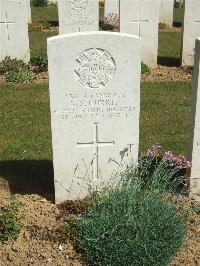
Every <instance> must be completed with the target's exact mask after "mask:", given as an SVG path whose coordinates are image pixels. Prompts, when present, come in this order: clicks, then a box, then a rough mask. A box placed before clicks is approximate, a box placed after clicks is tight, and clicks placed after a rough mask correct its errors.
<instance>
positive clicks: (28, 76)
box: [5, 67, 35, 83]
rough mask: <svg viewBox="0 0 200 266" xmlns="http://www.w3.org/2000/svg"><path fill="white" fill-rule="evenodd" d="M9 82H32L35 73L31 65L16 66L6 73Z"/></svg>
mask: <svg viewBox="0 0 200 266" xmlns="http://www.w3.org/2000/svg"><path fill="white" fill-rule="evenodd" d="M5 77H6V81H7V82H14V83H26V82H31V81H32V80H33V79H34V77H35V75H34V73H33V71H32V70H31V69H30V68H29V67H16V68H15V69H13V70H11V71H9V72H7V73H6V74H5Z"/></svg>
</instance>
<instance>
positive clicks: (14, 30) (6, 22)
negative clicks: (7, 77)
mask: <svg viewBox="0 0 200 266" xmlns="http://www.w3.org/2000/svg"><path fill="white" fill-rule="evenodd" d="M6 56H10V57H11V58H18V59H22V60H24V61H25V62H28V61H29V59H30V53H29V39H28V24H27V16H26V3H25V1H24V0H1V1H0V61H2V60H3V59H4V58H5V57H6Z"/></svg>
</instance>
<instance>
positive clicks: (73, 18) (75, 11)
mask: <svg viewBox="0 0 200 266" xmlns="http://www.w3.org/2000/svg"><path fill="white" fill-rule="evenodd" d="M58 13H59V33H60V34H64V33H71V32H81V31H98V30H99V1H98V0H83V1H77V0H58Z"/></svg>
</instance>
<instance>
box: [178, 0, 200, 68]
mask: <svg viewBox="0 0 200 266" xmlns="http://www.w3.org/2000/svg"><path fill="white" fill-rule="evenodd" d="M184 6H185V7H184V10H185V11H184V26H183V33H182V34H183V36H182V43H183V44H182V65H183V66H190V65H191V66H193V64H194V49H195V40H196V38H198V37H199V36H200V0H185V3H184Z"/></svg>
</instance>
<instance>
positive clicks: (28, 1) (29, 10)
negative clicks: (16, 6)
mask: <svg viewBox="0 0 200 266" xmlns="http://www.w3.org/2000/svg"><path fill="white" fill-rule="evenodd" d="M25 1H26V10H27V21H28V23H31V21H32V20H31V1H30V0H25Z"/></svg>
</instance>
